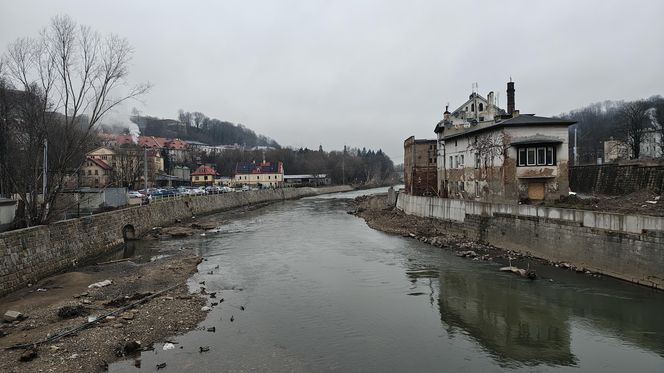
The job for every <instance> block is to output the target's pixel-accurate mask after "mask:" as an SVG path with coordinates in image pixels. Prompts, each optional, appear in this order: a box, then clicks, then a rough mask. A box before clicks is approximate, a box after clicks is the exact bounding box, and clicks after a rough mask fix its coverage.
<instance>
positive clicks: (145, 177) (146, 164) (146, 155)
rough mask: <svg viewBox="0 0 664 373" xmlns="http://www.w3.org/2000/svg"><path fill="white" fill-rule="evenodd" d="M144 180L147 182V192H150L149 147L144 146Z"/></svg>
mask: <svg viewBox="0 0 664 373" xmlns="http://www.w3.org/2000/svg"><path fill="white" fill-rule="evenodd" d="M143 182H144V184H145V194H146V195H147V194H148V148H147V147H145V148H143Z"/></svg>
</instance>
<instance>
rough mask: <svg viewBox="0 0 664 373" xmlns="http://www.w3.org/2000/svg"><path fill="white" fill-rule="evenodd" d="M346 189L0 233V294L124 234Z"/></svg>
mask: <svg viewBox="0 0 664 373" xmlns="http://www.w3.org/2000/svg"><path fill="white" fill-rule="evenodd" d="M349 190H351V188H350V187H348V186H337V187H325V188H287V189H276V190H259V191H251V192H243V193H225V194H217V195H208V196H195V197H186V198H181V199H173V200H167V201H160V202H155V203H152V204H150V205H146V206H137V207H131V208H126V209H122V210H116V211H111V212H106V213H102V214H96V215H91V216H87V217H83V218H79V219H70V220H63V221H59V222H56V223H53V224H50V225H43V226H37V227H31V228H25V229H19V230H15V231H10V232H5V233H0V255H1V258H0V295H5V294H7V293H10V292H12V291H14V290H17V289H19V288H21V287H24V286H26V285H27V284H28V283H34V282H36V281H38V280H40V279H42V278H44V277H46V276H49V275H51V274H54V273H57V272H61V271H63V270H66V269H69V268H72V267H75V266H76V265H78V264H79V263H82V262H85V261H87V260H90V259H91V258H94V257H96V256H99V255H101V254H103V253H105V252H107V251H108V250H110V249H111V248H113V247H115V246H117V245H118V244H121V243H122V242H123V231H126V230H128V229H130V230H133V231H134V232H135V234H136V235H142V234H144V233H146V232H147V231H149V230H150V229H152V228H153V227H157V226H167V225H170V224H173V223H175V221H176V220H177V219H188V218H190V217H191V216H192V215H203V214H208V213H213V212H217V211H223V210H228V209H232V208H236V207H240V206H246V205H252V204H257V203H263V202H270V201H279V200H286V199H294V198H300V197H307V196H314V195H318V194H324V193H336V192H344V191H349Z"/></svg>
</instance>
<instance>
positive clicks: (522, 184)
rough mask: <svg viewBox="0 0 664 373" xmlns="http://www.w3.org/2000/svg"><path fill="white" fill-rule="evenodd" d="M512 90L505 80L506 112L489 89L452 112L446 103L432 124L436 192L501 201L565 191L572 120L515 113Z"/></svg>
mask: <svg viewBox="0 0 664 373" xmlns="http://www.w3.org/2000/svg"><path fill="white" fill-rule="evenodd" d="M514 93H515V90H514V82H511V81H510V82H509V83H507V111H504V110H503V109H500V108H499V107H497V105H496V102H495V99H494V94H493V92H490V93H489V94H488V95H487V98H484V97H482V96H480V95H479V94H477V93H475V92H473V93H472V94H471V95H470V97H469V99H468V100H467V101H466V102H465V103H464V104H463V105H461V106H459V107H458V108H457V109H456V110H454V112H452V113H450V112H449V111H448V110H447V108H446V110H445V113H444V114H443V115H444V117H443V120H442V121H440V122H439V123H438V124H437V125H436V128H435V133H436V134H437V136H438V147H439V148H438V188H439V194H441V195H443V196H448V197H451V198H465V199H476V200H487V201H505V202H507V201H509V202H514V201H522V200H543V199H556V198H559V197H560V196H563V195H567V193H568V191H569V177H568V169H567V168H568V166H567V163H568V143H569V141H568V126H570V125H572V124H574V123H575V122H573V121H568V120H562V119H556V118H548V117H542V116H536V115H534V114H520V113H519V110H516V108H515V100H514Z"/></svg>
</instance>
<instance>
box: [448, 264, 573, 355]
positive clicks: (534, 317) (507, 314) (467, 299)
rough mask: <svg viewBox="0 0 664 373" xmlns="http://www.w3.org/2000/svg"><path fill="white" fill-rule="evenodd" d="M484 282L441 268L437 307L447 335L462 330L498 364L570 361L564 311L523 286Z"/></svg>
mask: <svg viewBox="0 0 664 373" xmlns="http://www.w3.org/2000/svg"><path fill="white" fill-rule="evenodd" d="M486 280H487V279H483V278H482V276H481V275H480V274H477V273H473V272H472V271H466V272H463V273H459V272H454V271H449V270H442V271H441V273H440V276H439V282H440V293H439V301H438V305H439V308H440V316H441V320H442V321H443V323H444V324H445V325H446V328H447V331H448V333H449V334H450V335H454V334H455V333H456V331H455V329H457V328H460V329H462V330H463V332H465V333H467V334H469V335H470V336H471V337H472V338H474V339H475V340H476V341H477V342H479V343H480V344H481V345H482V346H483V347H484V348H485V349H486V350H487V351H488V352H489V353H490V354H491V355H492V356H494V357H495V359H496V360H497V361H498V362H499V363H500V364H501V365H509V364H510V363H512V362H519V363H523V364H555V365H572V364H574V362H575V361H574V355H573V354H572V352H571V349H570V327H569V324H568V314H567V312H566V310H564V309H562V308H561V307H559V306H558V305H555V304H551V303H549V302H547V301H546V299H545V296H544V295H542V293H533V292H532V291H527V290H522V289H524V288H525V287H526V286H527V285H525V286H524V284H519V283H514V282H512V283H511V284H510V282H511V281H500V282H498V281H495V280H494V281H486ZM515 282H516V281H515Z"/></svg>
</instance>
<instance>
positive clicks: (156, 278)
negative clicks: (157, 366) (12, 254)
mask: <svg viewBox="0 0 664 373" xmlns="http://www.w3.org/2000/svg"><path fill="white" fill-rule="evenodd" d="M168 255H171V256H168V257H165V258H161V259H158V260H154V261H151V262H148V263H145V264H136V263H133V262H131V261H121V262H112V263H108V264H102V265H91V266H87V267H83V268H79V269H78V270H77V271H75V272H67V273H63V274H60V275H56V276H52V277H49V278H46V279H44V280H42V281H40V282H38V283H36V284H33V285H32V286H31V287H29V288H27V289H24V290H20V291H18V292H16V293H13V294H11V295H9V296H6V297H4V298H3V299H0V304H2V307H1V308H2V309H1V310H0V311H1V312H2V313H3V314H4V313H5V312H6V311H7V310H15V311H19V312H21V313H23V314H24V315H25V316H26V317H27V318H25V319H23V320H21V321H14V322H3V323H2V325H0V330H1V332H0V335H4V336H3V337H0V348H1V350H0V371H2V372H36V371H44V372H55V371H65V372H73V371H79V372H96V371H103V370H105V369H106V366H107V364H108V363H110V362H113V361H116V360H119V359H126V358H128V357H131V356H132V355H133V354H138V353H140V351H141V350H145V349H150V348H151V346H152V344H154V343H160V342H166V341H167V340H168V338H169V337H171V336H174V335H178V334H182V333H185V332H187V331H189V330H191V329H192V328H195V327H196V326H197V325H198V324H199V323H200V322H201V321H202V320H203V319H204V318H205V316H206V313H207V312H205V311H202V310H201V308H202V307H203V306H204V305H205V304H206V299H205V298H204V297H203V296H201V295H199V294H193V295H192V294H190V293H189V291H188V288H187V285H186V282H187V279H188V278H189V277H190V276H191V275H192V274H193V273H195V272H196V268H197V266H198V264H199V263H200V261H201V258H200V257H198V256H195V255H193V253H192V252H191V251H190V250H188V249H182V250H180V252H178V253H173V254H168ZM105 280H110V282H111V284H110V285H107V286H103V287H99V288H89V287H88V286H89V285H91V284H93V283H97V282H101V281H105ZM174 286H175V287H174ZM173 287H174V288H173ZM168 288H172V289H171V290H168V291H166V292H164V293H161V294H158V295H157V296H155V295H156V294H157V293H158V292H160V291H162V290H164V289H168ZM141 298H143V299H141ZM141 301H142V302H143V303H140V304H137V305H135V306H133V307H129V308H128V309H127V310H124V311H123V312H118V313H117V314H115V315H114V316H110V317H106V318H104V319H102V320H101V321H99V322H98V323H95V324H93V325H91V326H89V327H88V328H85V329H83V330H80V331H78V332H77V333H75V334H73V335H71V336H67V337H64V338H62V339H59V340H57V341H53V342H47V343H41V344H38V345H37V346H36V347H35V348H28V349H23V348H21V349H8V348H10V347H11V346H15V345H17V344H26V343H35V342H39V341H43V340H45V339H46V338H48V337H50V336H53V335H56V334H59V333H62V332H63V331H66V330H69V329H72V328H75V327H77V326H80V325H82V324H85V323H86V322H88V321H89V320H92V319H94V318H96V317H99V316H101V315H105V314H108V313H109V312H111V311H114V310H118V309H120V308H122V307H126V306H127V305H130V304H131V303H134V302H141ZM136 342H138V343H136ZM176 348H177V347H176ZM31 351H34V352H31ZM21 360H28V361H21Z"/></svg>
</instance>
